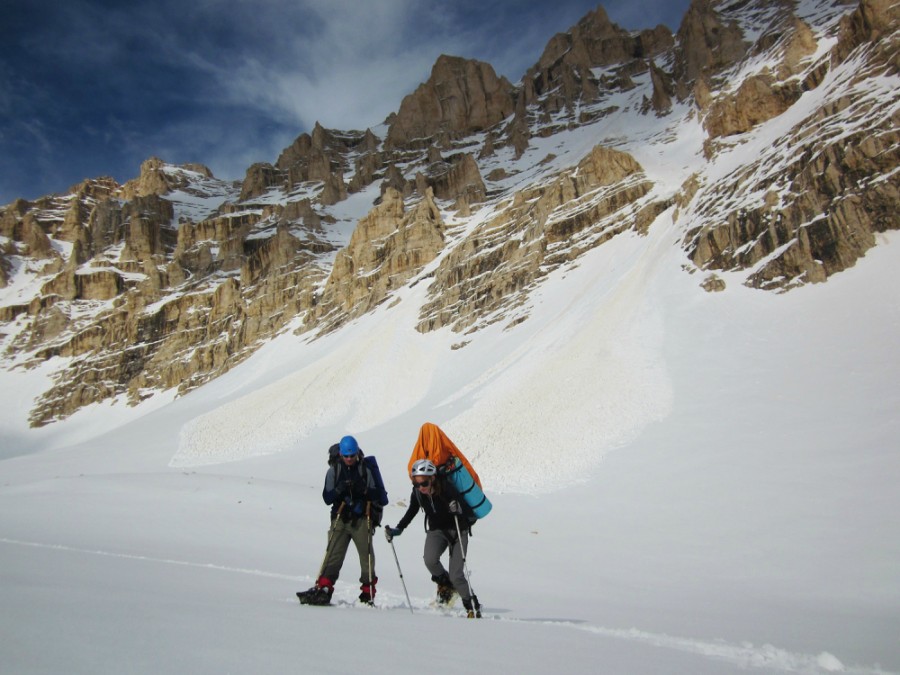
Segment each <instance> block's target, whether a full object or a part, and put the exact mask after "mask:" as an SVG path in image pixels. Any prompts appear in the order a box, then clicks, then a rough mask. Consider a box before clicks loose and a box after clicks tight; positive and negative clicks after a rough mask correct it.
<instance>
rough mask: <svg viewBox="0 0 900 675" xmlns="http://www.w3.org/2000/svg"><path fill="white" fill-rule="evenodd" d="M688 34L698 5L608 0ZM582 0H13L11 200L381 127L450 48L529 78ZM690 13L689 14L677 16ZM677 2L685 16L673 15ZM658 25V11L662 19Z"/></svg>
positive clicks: (1, 148) (622, 13)
mask: <svg viewBox="0 0 900 675" xmlns="http://www.w3.org/2000/svg"><path fill="white" fill-rule="evenodd" d="M605 4H606V7H607V11H608V13H609V15H610V17H611V18H612V19H613V20H614V21H617V22H619V23H620V24H621V25H623V26H624V27H626V28H629V29H631V28H641V27H651V26H650V25H647V26H643V25H639V24H636V23H632V22H638V21H639V20H640V19H641V18H642V16H647V17H654V19H653V20H652V21H648V22H644V23H649V24H656V23H659V22H666V23H668V24H669V25H670V27H671V28H673V29H675V28H677V22H678V21H679V20H680V16H678V17H677V18H676V19H674V20H673V19H672V16H674V15H676V14H680V13H683V11H684V9H685V8H686V7H687V4H688V0H675V1H672V0H653V1H648V2H635V1H631V2H622V1H621V0H615V1H614V2H609V3H605ZM594 7H595V5H594V4H593V3H591V2H586V1H583V0H582V1H577V0H540V1H538V2H528V3H523V2H519V1H518V0H477V1H476V0H461V1H458V2H446V1H443V2H437V1H433V0H380V1H379V2H378V3H360V2H359V1H358V0H254V1H250V0H227V1H226V0H194V1H192V2H187V3H185V2H182V1H181V0H178V1H177V2H176V1H175V0H154V1H153V2H150V1H148V0H132V1H131V2H128V3H123V2H120V1H118V0H67V2H66V3H57V2H55V1H54V2H49V1H48V0H7V1H6V2H4V3H3V5H2V7H0V204H5V203H7V202H9V201H11V200H12V199H14V198H15V197H25V198H29V199H33V198H35V197H38V196H41V195H44V194H49V193H52V192H60V191H63V190H65V189H67V188H68V187H69V186H71V185H73V184H75V183H77V182H78V181H80V180H82V179H84V178H88V177H96V176H101V175H111V176H113V177H114V178H116V179H117V180H119V181H125V180H128V179H129V178H133V177H135V176H136V175H137V173H138V169H139V166H140V163H141V162H142V161H143V160H145V159H147V158H148V157H150V156H159V157H162V158H163V159H164V160H166V161H169V162H174V163H184V162H200V163H204V164H207V165H208V166H210V168H211V169H212V170H213V172H214V173H216V175H219V176H220V177H223V178H240V177H242V176H243V174H244V171H245V170H246V168H247V167H248V166H249V165H250V164H251V163H253V162H257V161H274V159H275V158H276V157H277V155H278V153H279V152H280V151H281V150H282V149H283V148H284V147H285V146H287V145H288V144H289V143H290V142H291V141H292V140H293V139H294V138H295V137H296V136H297V135H299V134H300V133H302V132H303V131H308V130H309V129H310V128H311V127H312V125H313V124H314V123H315V122H316V121H320V122H321V123H322V124H323V125H325V126H327V127H332V128H341V129H351V128H359V129H361V128H365V127H368V126H374V125H377V124H379V123H380V122H381V121H382V120H383V119H384V118H385V117H386V116H387V115H388V114H389V113H390V112H392V111H394V110H396V109H397V108H398V107H399V104H400V101H401V100H402V98H403V96H404V95H406V94H408V93H410V92H411V91H412V90H413V89H414V88H415V87H416V86H417V85H418V84H419V83H420V82H422V81H424V80H425V79H426V78H427V77H428V74H429V72H430V69H431V66H432V65H433V63H434V61H435V60H436V59H437V57H438V56H439V55H440V54H442V53H447V54H454V55H458V56H464V57H468V58H477V59H480V60H483V61H487V62H488V63H491V64H492V65H493V66H494V67H495V69H496V70H497V71H498V72H500V73H501V74H503V75H506V76H507V77H508V78H509V79H510V80H512V81H516V80H518V79H519V78H520V77H521V75H523V74H524V72H525V70H526V69H527V68H528V66H530V65H531V64H533V63H534V62H535V61H536V60H537V59H538V58H539V57H540V54H541V52H542V50H543V47H544V45H545V44H546V42H547V40H548V39H549V38H550V37H551V36H552V35H553V34H554V33H556V32H559V31H563V30H566V29H567V28H569V27H570V26H572V25H573V24H574V23H575V22H577V21H578V19H579V18H581V17H582V16H584V14H586V13H587V12H588V11H590V10H591V9H593V8H594ZM678 7H681V10H680V12H679V11H678V10H677V8H678ZM673 8H674V9H673ZM657 17H658V18H657Z"/></svg>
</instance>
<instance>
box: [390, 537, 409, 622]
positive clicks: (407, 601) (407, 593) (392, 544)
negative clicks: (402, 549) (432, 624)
mask: <svg viewBox="0 0 900 675" xmlns="http://www.w3.org/2000/svg"><path fill="white" fill-rule="evenodd" d="M384 538H385V539H387V540H388V543H389V544H390V545H391V550H392V551H393V552H394V562H396V563H397V573H398V574H399V575H400V583H401V584H403V592H404V593H406V604H407V605H409V613H410V614H415V612H414V611H413V608H412V602H410V600H409V591H408V590H406V581H404V580H403V570H401V569H400V559H399V558H398V557H397V549H396V548H394V539H393V537H388V533H387V530H385V531H384Z"/></svg>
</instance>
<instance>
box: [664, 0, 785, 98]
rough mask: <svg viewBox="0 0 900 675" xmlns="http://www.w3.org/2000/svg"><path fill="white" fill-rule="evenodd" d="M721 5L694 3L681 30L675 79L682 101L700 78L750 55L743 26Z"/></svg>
mask: <svg viewBox="0 0 900 675" xmlns="http://www.w3.org/2000/svg"><path fill="white" fill-rule="evenodd" d="M777 2H780V3H783V2H785V0H777ZM718 5H719V3H717V2H716V0H693V2H691V6H690V7H689V8H688V11H687V13H686V14H685V16H684V20H683V21H682V22H681V27H680V28H679V29H678V33H677V38H678V44H679V48H678V49H677V50H676V56H675V68H674V76H675V80H676V81H677V82H678V83H679V85H680V86H679V90H680V95H681V97H682V98H683V97H685V96H686V95H687V91H688V87H689V86H690V85H691V84H692V83H693V82H694V81H695V80H697V78H698V77H700V76H701V75H704V74H710V73H717V72H719V71H721V70H722V69H723V68H724V67H726V66H728V65H731V64H734V63H736V62H738V61H740V60H741V59H742V58H743V57H744V55H745V54H746V53H747V49H748V47H749V45H748V44H747V42H746V41H745V40H744V35H743V31H742V30H741V28H740V26H739V25H738V24H737V22H736V21H734V20H729V19H728V18H726V17H723V16H722V15H721V14H720V13H719V11H717V9H718Z"/></svg>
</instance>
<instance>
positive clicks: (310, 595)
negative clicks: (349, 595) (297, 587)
mask: <svg viewBox="0 0 900 675" xmlns="http://www.w3.org/2000/svg"><path fill="white" fill-rule="evenodd" d="M332 593H334V586H313V587H312V588H310V589H309V590H306V591H298V593H297V599H298V600H299V601H300V604H301V605H330V604H331V594H332Z"/></svg>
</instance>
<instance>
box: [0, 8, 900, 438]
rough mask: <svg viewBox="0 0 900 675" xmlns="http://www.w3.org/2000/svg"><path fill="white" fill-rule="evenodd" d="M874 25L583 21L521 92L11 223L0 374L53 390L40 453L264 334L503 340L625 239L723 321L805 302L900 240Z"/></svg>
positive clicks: (883, 30)
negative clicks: (722, 308)
mask: <svg viewBox="0 0 900 675" xmlns="http://www.w3.org/2000/svg"><path fill="white" fill-rule="evenodd" d="M898 12H900V9H898V5H897V4H896V3H895V2H893V0H837V1H836V2H834V1H832V0H809V1H808V2H804V3H799V4H798V3H796V2H793V0H775V1H772V0H741V2H730V1H728V0H693V2H692V4H691V7H690V9H689V10H688V12H687V14H686V15H685V18H684V21H683V22H682V25H681V26H680V28H679V30H678V32H677V34H676V35H675V36H673V35H672V34H671V33H670V32H669V30H668V29H667V28H665V27H663V26H658V27H656V28H654V29H650V30H645V31H640V32H634V31H631V32H629V31H625V30H623V29H621V28H619V27H618V26H616V25H615V24H613V23H611V22H610V21H609V19H608V17H607V15H606V13H605V12H604V11H603V10H602V8H598V9H597V10H596V11H593V12H590V13H589V14H588V15H587V16H585V17H584V19H582V20H581V21H580V22H579V23H578V24H577V25H576V26H573V27H572V29H571V30H569V31H567V32H565V33H561V34H559V35H557V36H554V37H553V38H552V39H551V40H550V41H549V43H548V44H547V45H546V48H545V49H544V50H543V53H542V54H541V57H540V59H539V61H538V62H537V63H536V64H535V65H534V66H533V67H532V68H530V69H529V70H528V71H527V72H526V73H525V75H524V77H523V78H522V80H521V84H520V85H517V86H515V87H514V86H512V85H510V84H509V82H508V81H506V80H505V79H504V78H502V77H499V76H498V75H497V74H496V72H495V71H494V70H493V68H492V67H491V66H489V65H488V64H485V63H480V62H478V61H471V60H466V59H461V58H457V57H450V56H442V57H440V58H439V59H438V60H437V62H436V63H435V65H434V68H433V69H432V72H431V75H430V77H429V79H428V81H427V82H425V83H423V84H422V85H421V86H420V87H418V88H417V89H416V90H415V91H414V92H413V93H411V94H410V95H409V96H407V97H406V98H404V99H403V101H401V102H399V105H400V107H399V110H398V111H397V112H396V113H393V114H391V115H390V116H389V117H388V118H387V120H385V125H384V127H373V129H374V132H373V130H372V129H366V130H364V131H358V130H352V131H341V130H337V129H327V128H325V127H323V126H322V125H321V124H318V123H316V125H315V127H314V128H313V129H312V130H311V131H310V132H309V133H303V134H301V135H300V136H298V137H297V138H296V139H295V141H294V142H293V143H292V144H291V145H290V146H289V147H287V148H285V149H284V151H283V152H282V153H281V154H280V155H279V156H278V158H277V159H276V160H275V161H274V162H273V163H268V162H261V163H259V164H255V165H253V166H251V167H249V168H248V169H247V172H246V177H245V179H244V180H243V181H242V182H241V183H239V184H232V183H228V182H226V181H220V180H218V179H216V178H215V177H214V176H213V175H212V174H211V172H210V171H209V170H208V169H206V168H205V167H204V166H202V165H199V164H189V165H181V166H175V165H171V164H166V163H165V162H163V161H162V160H160V159H157V158H151V159H149V160H147V161H146V162H144V164H142V166H141V167H140V175H139V177H138V178H136V179H134V180H131V181H128V182H127V183H126V184H125V185H119V184H118V183H117V182H116V181H115V180H113V179H112V178H108V177H100V178H95V179H89V180H86V181H83V182H82V183H79V184H78V185H75V186H73V187H71V188H70V189H69V190H68V191H67V192H66V193H64V194H56V195H49V196H46V197H41V198H39V199H36V200H33V201H27V200H23V199H19V200H15V201H14V202H13V203H11V204H8V205H6V206H3V207H0V372H2V371H4V370H9V369H13V368H21V369H27V368H32V367H35V366H37V365H41V366H42V367H43V368H46V369H47V370H48V371H49V372H50V373H51V379H49V380H48V382H49V384H48V387H47V389H46V390H45V391H44V392H43V393H42V395H41V396H40V397H39V398H38V399H37V400H36V401H35V403H34V406H33V408H32V409H31V412H30V417H29V421H30V423H31V424H32V425H34V426H41V425H44V424H48V423H53V422H57V421H60V420H63V419H65V418H66V417H67V416H69V415H71V414H72V413H73V412H75V411H77V410H78V409H79V408H80V407H82V406H84V405H87V404H91V403H98V402H103V401H109V400H111V399H112V400H121V401H123V402H126V403H128V404H137V403H139V402H140V401H142V400H144V399H146V398H149V397H152V396H154V395H156V394H157V393H158V392H160V391H164V390H172V391H175V392H177V393H185V392H188V391H191V390H192V389H194V388H196V387H200V386H202V385H203V384H204V383H206V382H208V381H210V380H211V379H213V378H215V377H218V376H219V375H221V374H222V373H224V372H227V371H228V370H229V369H230V368H233V367H234V366H235V365H236V364H238V363H240V362H242V361H243V360H244V359H246V358H247V357H248V356H250V355H251V354H253V353H254V351H255V350H256V349H258V348H259V347H260V346H261V345H263V344H265V342H266V341H267V340H270V339H271V338H273V337H274V336H276V335H278V334H279V333H281V332H284V331H286V330H292V329H293V330H295V331H296V332H297V333H303V339H305V340H314V339H316V338H317V337H318V336H320V335H322V334H324V333H327V332H329V331H335V330H339V329H340V328H341V327H342V326H343V325H344V324H345V323H347V322H348V321H349V320H351V319H353V318H355V317H360V316H362V315H363V314H365V313H367V312H370V311H373V310H375V309H376V308H377V309H378V311H380V312H382V311H383V312H385V313H390V312H391V311H393V307H394V305H395V304H397V303H401V302H402V303H408V302H419V303H421V304H420V305H418V306H416V307H415V308H414V311H413V312H412V315H414V316H417V317H418V318H417V319H416V321H415V327H416V328H417V329H418V330H419V331H422V332H427V331H433V330H440V329H449V330H451V331H455V332H457V333H472V332H474V331H478V330H481V329H482V328H484V327H486V326H489V325H493V324H500V325H501V326H502V327H503V328H504V329H505V330H516V327H517V326H518V325H519V324H520V323H521V322H523V321H527V319H528V316H529V311H530V310H529V307H530V302H531V301H530V298H531V293H532V291H533V290H534V289H536V288H537V287H538V286H539V285H540V284H541V283H543V282H544V281H545V279H546V277H547V276H548V274H549V273H550V272H552V271H554V270H565V269H567V268H568V267H570V266H575V265H583V264H586V261H585V260H584V259H583V258H582V256H583V254H584V253H585V252H586V251H588V250H590V249H592V248H594V247H597V246H602V245H603V244H604V243H606V242H607V241H609V240H610V239H612V238H614V237H617V236H619V235H622V234H623V233H628V236H635V237H638V236H640V235H641V234H643V233H645V232H646V231H647V230H648V228H651V227H654V228H655V227H662V228H666V233H668V232H670V231H671V233H672V237H671V241H672V244H673V245H674V246H678V245H680V247H681V249H680V250H679V251H677V252H678V253H680V254H682V255H683V268H684V269H685V270H686V273H687V272H689V273H695V272H699V273H698V274H697V283H696V286H697V290H698V292H702V291H700V289H704V290H705V291H708V292H711V293H712V292H718V293H721V294H722V300H723V301H727V297H728V295H729V289H730V288H731V287H732V286H733V285H734V284H738V283H744V284H746V285H748V286H751V287H754V288H758V289H762V290H767V291H774V292H787V291H789V290H790V289H791V288H793V287H795V286H798V285H801V284H805V283H812V282H823V281H827V280H828V279H829V278H830V277H831V276H832V275H834V274H838V273H840V272H841V271H842V270H844V269H846V268H848V267H850V266H852V265H854V264H857V261H859V259H860V258H861V257H862V256H864V255H865V253H866V251H868V250H869V249H870V248H871V247H872V246H874V245H878V244H879V237H878V236H877V235H878V233H880V232H883V231H886V230H891V229H898V227H900V220H898V218H897V213H898V210H900V194H898V192H900V188H898V181H897V179H896V176H897V172H898V168H897V167H898V161H900V150H898V149H900V138H898V133H900V132H898V129H900V112H898V111H897V106H896V100H897V97H896V91H897V89H898V85H900V32H898ZM535 53H540V51H539V50H535ZM382 128H384V129H386V133H385V132H383V131H380V129H382ZM375 132H377V134H376V133H375ZM379 135H383V136H384V138H381V137H380V136H379ZM587 148H592V149H591V150H590V151H588V150H587ZM632 153H633V154H632ZM635 157H640V158H641V162H642V163H643V166H642V164H641V163H638V161H637V160H636V159H635ZM688 157H689V158H690V159H685V158H688ZM656 161H659V162H660V165H658V166H656V165H654V166H650V164H649V163H650V162H656ZM684 162H689V165H687V166H682V165H680V164H681V163H684ZM650 176H652V177H654V178H653V179H651V178H650ZM656 177H660V178H659V179H657V178H656ZM670 183H671V184H670ZM678 185H680V187H677V186H678ZM660 216H661V217H660ZM667 236H668V234H667ZM636 241H640V240H639V239H636ZM722 271H728V272H729V274H728V275H727V279H728V284H727V286H726V283H725V280H724V279H725V278H726V275H724V274H721V272H722ZM414 288H415V290H414V291H413V290H412V289H414ZM420 290H421V291H422V292H421V293H420V292H419V291H420ZM423 296H424V298H425V299H424V300H422V297H423ZM410 315H411V314H410V313H409V312H405V311H403V312H398V314H397V315H396V316H404V317H408V316H410ZM391 318H392V319H393V318H394V316H393V315H392V316H391ZM398 320H399V319H398ZM464 344H465V341H462V342H461V343H460V344H458V345H456V346H455V348H458V347H463V346H464Z"/></svg>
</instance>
